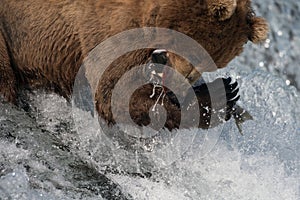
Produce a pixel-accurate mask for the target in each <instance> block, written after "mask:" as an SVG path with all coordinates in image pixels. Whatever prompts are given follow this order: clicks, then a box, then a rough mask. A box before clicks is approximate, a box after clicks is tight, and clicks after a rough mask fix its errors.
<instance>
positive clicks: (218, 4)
mask: <svg viewBox="0 0 300 200" xmlns="http://www.w3.org/2000/svg"><path fill="white" fill-rule="evenodd" d="M206 3H207V9H208V13H209V14H210V15H211V16H213V17H215V18H217V19H218V20H219V21H224V20H226V19H229V18H230V17H231V16H232V15H233V13H234V12H235V10H236V7H237V0H206Z"/></svg>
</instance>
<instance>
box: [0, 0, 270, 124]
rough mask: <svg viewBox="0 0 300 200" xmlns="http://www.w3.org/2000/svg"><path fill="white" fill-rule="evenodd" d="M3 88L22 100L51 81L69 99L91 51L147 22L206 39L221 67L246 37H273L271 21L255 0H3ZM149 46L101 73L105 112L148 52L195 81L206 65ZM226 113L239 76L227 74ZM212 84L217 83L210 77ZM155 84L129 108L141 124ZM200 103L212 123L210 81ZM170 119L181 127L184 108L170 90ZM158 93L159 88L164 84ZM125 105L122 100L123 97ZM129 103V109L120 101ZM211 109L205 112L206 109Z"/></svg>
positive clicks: (99, 97) (105, 114) (100, 104)
mask: <svg viewBox="0 0 300 200" xmlns="http://www.w3.org/2000/svg"><path fill="white" fill-rule="evenodd" d="M0 4H1V7H0V94H1V95H2V96H3V97H4V99H5V100H7V101H9V102H13V103H16V102H17V99H18V93H19V91H20V90H21V89H23V88H30V89H36V88H45V89H48V90H52V91H55V92H57V93H58V94H60V95H62V96H64V97H65V98H67V99H70V97H71V95H72V88H73V84H74V81H75V77H76V74H77V72H78V70H79V68H80V66H81V64H82V63H83V60H84V58H85V57H86V56H87V55H88V53H89V52H90V51H91V50H92V49H93V48H94V47H96V46H97V45H98V44H100V43H101V42H103V41H104V40H105V39H107V38H109V37H111V36H113V35H115V34H118V33H120V32H122V31H125V30H129V29H133V28H141V27H160V28H168V29H172V30H176V31H178V32H181V33H183V34H185V35H187V36H189V37H191V38H193V39H194V40H196V41H197V42H198V43H199V44H201V45H202V46H203V47H204V49H205V50H206V51H207V52H208V53H209V55H210V56H211V57H212V59H213V60H214V62H215V63H216V65H217V67H218V68H222V67H225V66H226V65H227V64H228V63H229V62H230V61H231V60H232V59H233V58H234V57H235V56H237V55H239V54H240V53H241V52H242V50H243V46H244V44H245V43H247V41H249V40H250V41H252V42H254V43H259V42H261V41H263V40H264V39H266V37H267V32H268V25H267V23H266V21H265V20H264V19H263V18H259V17H256V16H255V15H254V12H253V10H252V8H251V0H188V1H186V0H157V1H148V0H110V1H104V0H87V1H82V0H72V1H70V0H49V1H44V0H26V1H17V0H0ZM157 52H158V51H156V52H155V49H143V50H137V51H134V52H130V53H127V54H126V55H123V56H121V57H120V58H118V59H117V60H115V61H114V62H113V63H112V64H111V65H110V67H109V68H108V69H107V70H106V71H105V73H104V75H103V77H101V79H100V82H99V85H98V88H97V90H96V93H95V97H94V98H95V107H96V109H97V112H98V114H99V116H100V117H101V118H103V119H105V120H106V121H107V122H108V123H114V122H115V121H114V118H113V116H112V113H111V103H110V100H111V95H112V90H113V88H114V86H115V84H116V82H117V81H118V80H119V79H120V78H121V77H122V75H123V74H125V73H126V72H127V71H128V70H130V69H131V68H133V67H134V66H137V65H140V64H145V63H147V62H149V60H151V61H153V62H158V63H160V64H166V63H169V64H170V65H171V66H172V67H173V68H174V69H176V70H177V71H178V72H179V73H181V74H182V75H183V76H184V77H186V79H187V80H188V81H189V82H190V83H191V84H192V83H194V82H195V81H197V80H198V79H199V78H200V77H201V73H200V72H197V71H195V70H194V67H193V66H192V65H191V64H189V63H187V62H186V61H185V60H184V59H183V58H181V57H180V56H177V55H175V54H172V53H167V52H159V53H157ZM223 81H224V85H225V89H226V97H227V107H226V109H227V116H226V119H229V118H230V115H231V114H232V108H233V106H234V104H235V102H236V101H237V100H238V96H237V91H238V90H237V84H236V83H231V80H230V79H223ZM209 84H213V83H209ZM152 91H153V85H151V84H147V85H144V86H143V87H141V88H139V89H138V90H137V91H135V92H134V94H133V95H132V98H131V101H130V105H129V108H130V115H131V118H132V119H133V121H134V122H135V123H137V124H138V125H145V126H147V125H149V123H150V117H149V110H150V108H151V107H152V106H153V105H154V104H155V102H156V99H157V98H150V97H149V96H151V94H152ZM194 91H195V93H196V95H197V98H198V101H199V102H198V103H199V105H200V116H199V118H200V122H199V127H201V128H208V127H209V126H210V124H209V119H210V118H209V116H210V114H211V109H207V107H208V108H210V98H209V92H208V90H207V85H206V84H202V85H200V86H196V87H194ZM165 93H166V96H165V98H164V100H163V101H164V107H165V108H166V110H167V112H168V115H167V120H166V123H165V125H164V126H165V127H167V128H169V129H173V128H178V127H179V124H180V116H181V109H185V108H182V107H180V105H178V100H177V99H176V97H174V94H173V93H172V91H166V92H165ZM158 94H159V92H158ZM119 106H120V107H122V106H123V105H122V101H121V100H120V105H119ZM121 110H122V109H121ZM203 116H204V117H203Z"/></svg>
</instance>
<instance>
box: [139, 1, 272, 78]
mask: <svg viewBox="0 0 300 200" xmlns="http://www.w3.org/2000/svg"><path fill="white" fill-rule="evenodd" d="M144 18H145V19H144V21H146V23H145V25H146V26H156V27H163V28H169V29H173V30H176V31H179V32H181V33H184V34H186V35H187V36H189V37H191V38H193V39H194V40H196V41H197V42H198V43H199V44H200V45H201V46H202V47H203V48H204V49H205V50H206V51H207V52H208V54H209V55H210V56H211V58H212V59H213V61H214V62H215V64H216V66H217V67H218V68H223V67H225V66H226V65H227V64H228V63H229V62H230V61H231V60H232V59H233V58H234V57H236V56H237V55H239V54H240V53H241V52H242V51H243V47H244V45H245V44H246V43H247V42H248V41H251V42H253V43H255V44H257V43H260V42H262V41H264V40H265V39H266V38H267V34H268V29H269V28H268V24H267V22H266V20H265V19H263V18H261V17H256V16H255V13H254V11H253V9H252V7H251V0H188V1H183V0H159V1H158V3H157V4H155V3H154V4H153V6H150V7H149V10H148V11H147V12H146V13H145V17H144ZM153 18H155V20H154V19H153ZM169 58H170V61H171V62H170V63H172V65H173V67H174V68H175V69H176V70H177V71H178V72H180V73H181V74H182V75H183V76H185V77H187V79H188V80H189V81H190V82H191V83H193V82H195V81H196V80H198V79H199V77H200V76H201V72H200V73H199V71H197V70H195V68H194V67H193V66H191V65H190V64H189V63H188V62H187V61H186V60H185V59H183V58H181V57H179V56H177V55H172V53H169ZM204 63H205V62H204ZM200 69H205V70H203V71H211V70H213V69H207V67H206V66H200Z"/></svg>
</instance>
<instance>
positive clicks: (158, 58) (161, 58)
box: [151, 49, 168, 65]
mask: <svg viewBox="0 0 300 200" xmlns="http://www.w3.org/2000/svg"><path fill="white" fill-rule="evenodd" d="M151 60H152V63H157V64H162V65H166V64H167V62H168V55H167V51H166V50H165V49H157V50H155V51H153V53H152V55H151Z"/></svg>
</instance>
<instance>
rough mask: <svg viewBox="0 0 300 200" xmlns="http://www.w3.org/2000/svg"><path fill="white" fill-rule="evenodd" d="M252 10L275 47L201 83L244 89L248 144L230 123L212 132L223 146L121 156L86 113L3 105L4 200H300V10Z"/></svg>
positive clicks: (61, 103)
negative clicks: (218, 80) (228, 80)
mask: <svg viewBox="0 0 300 200" xmlns="http://www.w3.org/2000/svg"><path fill="white" fill-rule="evenodd" d="M256 2H257V3H256V4H255V9H256V10H257V13H258V14H259V15H262V16H264V17H266V18H267V19H268V21H269V22H270V25H271V30H272V31H271V34H270V36H269V39H268V40H267V41H266V43H264V44H262V45H260V46H253V45H251V44H249V45H248V46H247V47H246V50H245V52H244V53H243V55H242V56H240V57H238V58H237V59H236V60H235V61H233V62H232V63H231V64H230V66H229V67H228V68H227V69H225V70H222V71H218V72H217V73H215V74H206V76H205V77H206V78H208V79H211V78H212V77H215V76H219V75H222V76H231V77H233V78H235V79H237V81H238V82H239V84H240V94H241V100H240V101H239V105H240V106H242V107H243V108H245V109H246V110H248V111H249V112H250V113H251V115H252V116H253V118H254V119H253V120H251V121H247V122H246V123H244V124H243V125H242V129H243V134H244V135H243V136H242V135H240V133H239V131H238V129H237V127H236V125H235V122H234V120H230V121H229V122H227V123H226V124H225V125H224V126H223V127H222V129H217V130H215V129H212V130H209V133H213V132H214V131H220V130H221V136H220V137H219V139H218V142H217V143H215V142H210V141H212V140H215V139H216V138H213V137H214V134H208V135H212V136H210V137H208V138H205V137H203V135H205V134H207V131H203V130H200V131H198V130H197V134H196V135H195V134H193V133H195V132H196V130H189V131H188V130H182V131H178V132H176V134H177V135H182V136H184V139H183V138H180V137H179V138H180V142H178V141H176V140H174V141H172V143H174V144H175V147H176V148H177V149H172V151H167V150H166V149H164V153H165V154H162V153H160V154H159V153H157V154H152V155H151V153H150V154H149V155H146V154H145V155H144V154H140V153H138V152H134V151H125V150H123V149H122V148H120V147H118V146H115V147H113V144H110V145H107V144H108V143H109V142H107V138H106V139H105V138H104V139H103V136H101V133H94V132H95V130H93V128H94V127H95V126H94V120H93V118H92V116H91V115H90V114H89V113H87V112H84V111H81V110H76V109H72V106H71V105H70V104H69V103H68V102H66V100H65V99H64V98H62V97H60V96H57V95H56V94H46V93H45V92H43V91H35V92H34V93H30V94H27V95H28V97H29V99H28V102H30V104H29V105H28V106H29V107H30V109H29V110H30V111H29V112H24V111H23V110H22V109H20V108H17V107H15V106H12V105H9V104H6V103H0V199H47V200H48V199H102V198H104V199H105V198H108V199H109V198H110V199H164V200H165V199H170V200H171V199H172V200H173V199H245V200H246V199H247V200H249V199H251V200H258V199H259V200H265V199H278V200H281V199H285V200H298V199H300V182H299V180H300V154H299V151H300V99H299V95H300V93H299V89H300V70H299V67H298V64H299V55H300V23H299V20H300V3H299V2H298V1H296V0H286V1H279V0H278V1H277V0H276V1H275V0H265V1H263V2H261V1H258V0H257V1H256ZM297 88H298V89H297ZM73 116H80V119H81V122H80V123H77V125H75V124H74V120H73ZM78 124H79V126H80V127H78ZM79 129H80V130H81V131H79V132H78V130H79ZM82 130H85V132H84V133H83V132H82ZM145 131H146V130H145ZM166 135H168V134H166ZM203 141H205V142H203ZM203 143H206V144H209V145H208V146H209V151H205V152H203V151H202V150H203V148H204V147H205V148H207V146H205V145H204V147H203ZM186 146H188V148H186ZM150 152H151V151H150ZM166 152H167V153H166ZM178 152H180V153H178ZM149 171H151V172H152V176H151V177H148V178H147V176H148V175H149V174H147V172H149ZM121 172H122V173H121ZM143 173H144V174H145V176H146V177H141V174H143Z"/></svg>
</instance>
